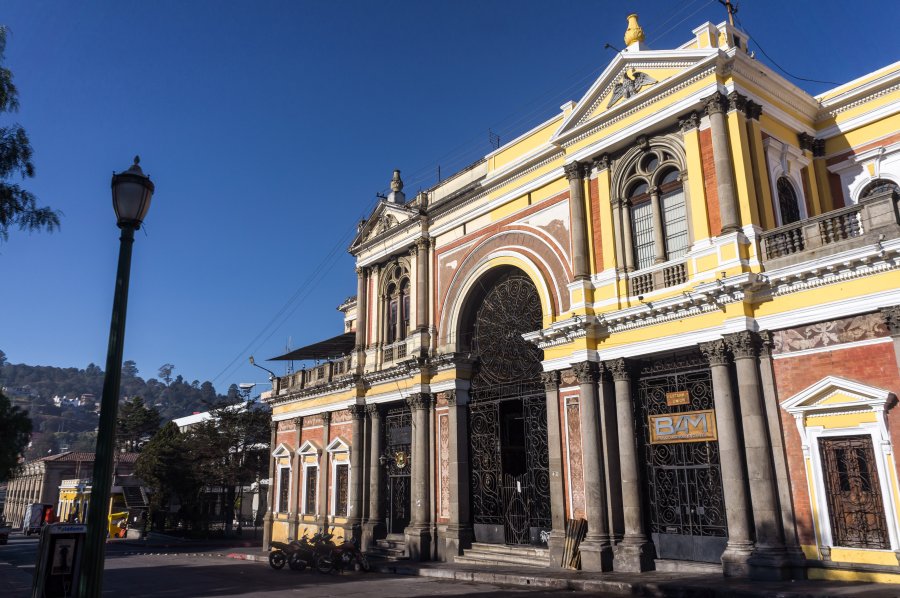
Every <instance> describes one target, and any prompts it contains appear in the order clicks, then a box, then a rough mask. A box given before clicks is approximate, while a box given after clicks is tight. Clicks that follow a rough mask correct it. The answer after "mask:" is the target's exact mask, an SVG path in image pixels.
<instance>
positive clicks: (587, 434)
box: [572, 361, 613, 571]
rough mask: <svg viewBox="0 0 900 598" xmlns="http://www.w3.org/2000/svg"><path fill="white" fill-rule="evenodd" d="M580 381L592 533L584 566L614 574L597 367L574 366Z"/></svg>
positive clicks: (586, 540)
mask: <svg viewBox="0 0 900 598" xmlns="http://www.w3.org/2000/svg"><path fill="white" fill-rule="evenodd" d="M572 369H573V370H574V371H575V377H576V379H577V380H578V390H579V401H578V406H579V409H578V411H579V413H580V414H581V461H582V464H583V468H584V490H585V492H584V494H585V511H586V512H587V513H586V515H587V522H588V531H587V535H586V536H585V538H584V541H583V542H582V543H581V566H582V568H583V569H584V570H585V571H610V570H611V569H612V558H613V554H612V546H611V544H610V541H609V513H608V512H607V507H606V483H605V478H606V476H605V472H604V470H603V459H602V455H601V452H600V442H601V441H600V416H599V413H598V409H597V381H598V378H599V376H598V375H597V366H596V364H594V363H592V362H590V361H582V362H581V363H576V364H574V365H573V366H572Z"/></svg>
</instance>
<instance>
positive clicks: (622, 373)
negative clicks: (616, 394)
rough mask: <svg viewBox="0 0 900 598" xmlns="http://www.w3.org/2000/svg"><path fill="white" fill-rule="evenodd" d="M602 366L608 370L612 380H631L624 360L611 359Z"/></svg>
mask: <svg viewBox="0 0 900 598" xmlns="http://www.w3.org/2000/svg"><path fill="white" fill-rule="evenodd" d="M604 365H605V366H606V367H607V369H609V372H610V373H611V374H612V377H613V380H617V381H622V380H630V379H631V374H630V372H629V371H628V362H627V361H625V359H624V358H622V357H620V358H618V359H611V360H609V361H606V362H604Z"/></svg>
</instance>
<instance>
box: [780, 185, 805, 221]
mask: <svg viewBox="0 0 900 598" xmlns="http://www.w3.org/2000/svg"><path fill="white" fill-rule="evenodd" d="M776 188H777V190H778V209H779V211H780V212H781V224H782V225H785V224H790V223H792V222H797V221H798V220H800V202H798V201H797V192H796V191H794V185H793V183H791V181H790V180H789V179H788V178H787V177H785V176H783V177H779V178H778V182H777V183H776Z"/></svg>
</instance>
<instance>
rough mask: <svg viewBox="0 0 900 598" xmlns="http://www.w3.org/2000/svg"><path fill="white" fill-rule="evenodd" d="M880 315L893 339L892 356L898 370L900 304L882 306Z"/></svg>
mask: <svg viewBox="0 0 900 598" xmlns="http://www.w3.org/2000/svg"><path fill="white" fill-rule="evenodd" d="M881 316H882V317H883V318H884V323H885V324H886V325H887V327H888V332H890V334H891V338H892V339H894V358H895V359H896V361H897V369H898V370H900V305H892V306H890V307H882V308H881Z"/></svg>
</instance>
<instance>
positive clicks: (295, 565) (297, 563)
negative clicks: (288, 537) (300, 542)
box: [288, 554, 306, 571]
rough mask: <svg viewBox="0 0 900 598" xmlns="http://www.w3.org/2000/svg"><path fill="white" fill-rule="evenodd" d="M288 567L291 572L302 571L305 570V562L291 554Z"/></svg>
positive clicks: (298, 556) (296, 555)
mask: <svg viewBox="0 0 900 598" xmlns="http://www.w3.org/2000/svg"><path fill="white" fill-rule="evenodd" d="M288 567H290V568H291V571H303V570H304V569H306V561H305V560H303V559H302V558H301V557H300V555H299V554H292V555H291V556H289V557H288Z"/></svg>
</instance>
